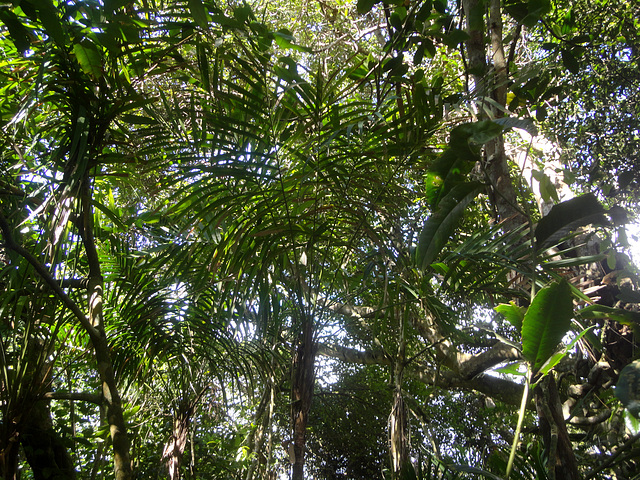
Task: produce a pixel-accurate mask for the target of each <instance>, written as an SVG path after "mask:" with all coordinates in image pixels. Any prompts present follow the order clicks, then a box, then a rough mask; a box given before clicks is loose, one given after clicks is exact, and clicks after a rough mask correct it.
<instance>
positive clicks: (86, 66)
mask: <svg viewBox="0 0 640 480" xmlns="http://www.w3.org/2000/svg"><path fill="white" fill-rule="evenodd" d="M73 53H75V55H76V58H77V59H78V63H79V64H80V67H81V68H82V71H83V72H85V73H86V74H88V75H91V76H92V77H93V78H100V76H101V75H102V56H101V55H100V52H99V51H98V49H97V48H96V46H95V45H94V44H93V43H91V42H90V41H89V40H83V41H82V42H80V43H76V44H74V45H73Z"/></svg>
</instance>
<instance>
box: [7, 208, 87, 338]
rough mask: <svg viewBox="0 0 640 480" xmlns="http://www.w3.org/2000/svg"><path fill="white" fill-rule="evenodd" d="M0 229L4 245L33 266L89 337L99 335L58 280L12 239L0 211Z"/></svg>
mask: <svg viewBox="0 0 640 480" xmlns="http://www.w3.org/2000/svg"><path fill="white" fill-rule="evenodd" d="M0 230H2V236H3V237H4V246H5V247H6V248H8V249H10V250H13V251H14V252H16V253H17V254H18V255H20V256H21V257H22V258H24V259H25V260H26V261H27V262H28V263H29V264H30V265H31V266H32V267H33V268H34V270H35V271H36V273H37V274H38V275H39V276H40V278H42V279H43V280H44V282H45V283H46V284H47V285H49V287H51V289H52V290H53V291H54V292H55V293H56V295H57V296H58V298H60V300H61V301H62V303H64V304H65V306H66V307H67V308H69V310H71V311H72V312H73V314H74V315H75V316H76V318H77V319H78V321H79V322H80V324H81V325H82V327H83V328H84V329H85V330H86V331H87V333H88V334H89V336H90V337H91V338H97V337H98V336H99V335H98V331H97V330H96V329H95V328H94V327H93V325H91V322H90V321H89V319H88V318H87V317H86V316H85V314H84V313H83V312H82V310H80V307H79V306H78V304H77V303H76V302H74V301H73V300H72V299H71V297H69V295H67V293H66V292H65V291H64V290H63V289H62V287H61V286H60V284H59V283H58V281H57V280H56V279H55V278H53V276H52V275H51V273H50V272H49V271H48V270H47V269H46V268H45V266H44V265H43V264H42V263H41V262H39V261H38V259H37V258H36V257H34V256H33V255H32V254H31V252H29V251H28V250H27V249H25V248H24V247H23V246H22V245H20V244H19V243H17V242H16V241H15V240H14V238H13V235H12V233H11V227H10V226H9V222H7V219H6V218H5V217H4V215H3V214H2V213H0Z"/></svg>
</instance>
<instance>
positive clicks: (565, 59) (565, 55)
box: [561, 49, 580, 74]
mask: <svg viewBox="0 0 640 480" xmlns="http://www.w3.org/2000/svg"><path fill="white" fill-rule="evenodd" d="M561 56H562V63H563V65H564V66H565V67H566V68H567V70H569V71H570V72H571V73H573V74H578V73H580V64H579V63H578V60H576V57H575V55H574V54H573V53H572V52H571V51H570V50H566V49H563V50H562V52H561Z"/></svg>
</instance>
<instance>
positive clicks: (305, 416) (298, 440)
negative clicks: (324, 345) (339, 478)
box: [291, 315, 316, 480]
mask: <svg viewBox="0 0 640 480" xmlns="http://www.w3.org/2000/svg"><path fill="white" fill-rule="evenodd" d="M315 354H316V352H315V347H314V342H313V321H312V320H311V318H308V317H307V316H306V315H305V317H304V319H303V321H302V330H301V332H300V334H299V336H298V341H297V342H296V350H295V354H294V359H293V381H292V385H291V420H292V424H293V457H294V458H293V459H292V460H293V469H292V475H291V478H292V480H302V479H303V478H304V457H305V442H306V431H307V424H308V422H309V410H310V408H311V400H312V398H313V386H314V381H315Z"/></svg>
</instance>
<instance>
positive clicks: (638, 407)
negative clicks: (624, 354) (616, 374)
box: [615, 360, 640, 418]
mask: <svg viewBox="0 0 640 480" xmlns="http://www.w3.org/2000/svg"><path fill="white" fill-rule="evenodd" d="M615 393H616V397H617V398H618V400H620V401H621V402H622V404H623V405H624V406H625V408H626V409H627V410H629V413H631V414H632V415H633V416H634V417H636V418H640V360H636V361H635V362H632V363H630V364H629V365H627V366H626V367H624V368H623V369H622V371H621V372H620V378H619V379H618V383H617V384H616V392H615Z"/></svg>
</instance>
